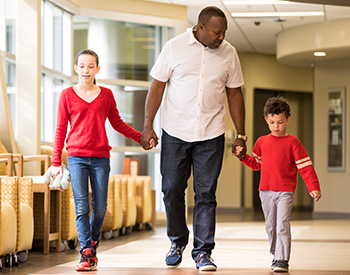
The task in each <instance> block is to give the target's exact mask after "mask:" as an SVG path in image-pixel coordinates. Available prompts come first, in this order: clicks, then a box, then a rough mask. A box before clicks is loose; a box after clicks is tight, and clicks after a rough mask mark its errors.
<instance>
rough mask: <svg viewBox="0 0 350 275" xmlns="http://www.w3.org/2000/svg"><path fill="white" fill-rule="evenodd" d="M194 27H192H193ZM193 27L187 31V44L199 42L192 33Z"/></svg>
mask: <svg viewBox="0 0 350 275" xmlns="http://www.w3.org/2000/svg"><path fill="white" fill-rule="evenodd" d="M193 28H194V27H193ZM193 28H191V29H189V30H188V31H187V32H188V44H194V43H199V44H201V43H200V42H199V41H198V40H197V39H196V38H195V37H194V34H193Z"/></svg>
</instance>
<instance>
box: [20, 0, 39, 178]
mask: <svg viewBox="0 0 350 275" xmlns="http://www.w3.org/2000/svg"><path fill="white" fill-rule="evenodd" d="M40 39H41V1H40V0H18V14H17V48H16V75H17V96H16V101H17V108H16V109H17V114H16V117H17V136H16V140H17V146H18V151H19V152H20V153H22V154H24V155H32V154H39V152H40V81H41V60H40V52H41V44H40ZM39 169H40V165H39V163H35V164H30V165H27V164H26V165H25V171H24V174H25V175H30V174H37V173H38V172H39Z"/></svg>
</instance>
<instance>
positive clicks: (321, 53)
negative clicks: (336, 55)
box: [314, 52, 327, 56]
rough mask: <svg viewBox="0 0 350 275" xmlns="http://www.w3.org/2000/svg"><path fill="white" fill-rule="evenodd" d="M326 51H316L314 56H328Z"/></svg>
mask: <svg viewBox="0 0 350 275" xmlns="http://www.w3.org/2000/svg"><path fill="white" fill-rule="evenodd" d="M326 55H327V54H326V53H325V52H314V56H326Z"/></svg>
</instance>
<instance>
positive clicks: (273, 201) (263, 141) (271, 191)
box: [235, 97, 321, 272]
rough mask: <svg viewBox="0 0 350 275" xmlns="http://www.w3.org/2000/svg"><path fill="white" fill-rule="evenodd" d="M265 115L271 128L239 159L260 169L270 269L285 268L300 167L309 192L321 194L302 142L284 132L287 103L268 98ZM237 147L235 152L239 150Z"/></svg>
mask: <svg viewBox="0 0 350 275" xmlns="http://www.w3.org/2000/svg"><path fill="white" fill-rule="evenodd" d="M264 117H265V120H266V123H267V125H268V127H269V129H270V131H271V133H270V134H269V135H266V136H262V137H260V138H258V140H257V141H256V143H255V145H254V148H253V154H252V156H250V155H248V154H247V155H246V156H245V157H244V158H243V159H241V160H240V161H241V162H242V163H243V164H245V165H246V166H248V167H249V168H251V169H253V170H261V177H260V185H259V196H260V199H261V205H262V209H263V212H264V216H265V228H266V232H267V235H268V238H269V243H270V253H271V254H273V255H274V259H273V261H272V265H271V269H272V270H273V271H275V272H288V267H289V265H288V261H289V257H290V249H291V233H290V213H291V210H292V206H293V193H294V191H295V188H296V185H297V171H298V170H299V172H300V174H301V176H302V178H303V180H304V181H305V183H306V186H307V188H308V190H309V193H310V196H311V197H313V198H314V199H315V201H318V200H319V199H320V198H321V191H320V185H319V182H318V179H317V175H316V172H315V169H314V167H313V165H312V162H311V159H310V157H309V156H308V154H307V152H306V151H305V149H304V147H303V145H302V144H301V142H300V141H299V140H298V139H297V138H296V137H295V136H293V135H290V134H287V133H286V126H287V124H288V122H289V120H290V106H289V104H288V102H287V101H286V100H285V99H284V98H282V97H272V98H269V99H268V100H267V102H266V104H265V106H264ZM241 149H242V148H241V147H239V146H237V147H236V153H235V155H236V156H238V153H239V152H240V151H241Z"/></svg>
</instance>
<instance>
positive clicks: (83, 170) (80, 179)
mask: <svg viewBox="0 0 350 275" xmlns="http://www.w3.org/2000/svg"><path fill="white" fill-rule="evenodd" d="M68 170H69V173H70V178H71V183H72V188H73V195H74V202H75V214H76V219H75V220H76V225H77V231H78V239H79V242H80V244H81V249H80V252H81V251H83V250H84V249H85V248H91V250H93V247H92V243H91V241H92V240H93V241H97V240H99V239H100V235H101V230H102V225H103V220H104V217H105V214H106V209H107V191H108V180H109V172H110V163H109V158H99V157H78V156H70V157H68ZM89 179H90V181H89ZM89 182H90V185H91V208H92V211H91V218H89V212H90V203H89Z"/></svg>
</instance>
